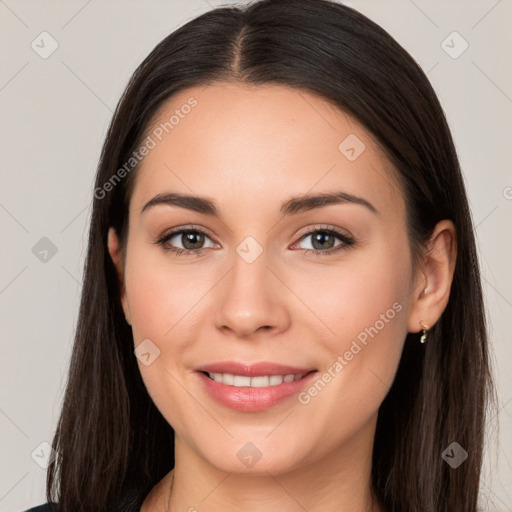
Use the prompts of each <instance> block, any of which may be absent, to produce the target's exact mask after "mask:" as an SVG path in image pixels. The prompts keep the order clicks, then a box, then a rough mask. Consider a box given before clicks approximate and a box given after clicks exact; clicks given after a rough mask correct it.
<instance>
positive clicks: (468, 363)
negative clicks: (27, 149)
mask: <svg viewBox="0 0 512 512" xmlns="http://www.w3.org/2000/svg"><path fill="white" fill-rule="evenodd" d="M487 351H488V348H487V334H486V326H485V316H484V308H483V302H482V291H481V283H480V275H479V267H478V261H477V254H476V250H475V241H474V235H473V226H472V223H471V218H470V212H469V209H468V201H467V197H466V192H465V189H464V183H463V178H462V175H461V171H460V167H459V163H458V159H457V155H456V151H455V148H454V144H453V141H452V137H451V134H450V131H449V128H448V126H447V123H446V119H445V116H444V113H443V111H442V109H441V106H440V104H439V101H438V99H437V97H436V95H435V93H434V91H433V89H432V87H431V86H430V84H429V82H428V80H427V78H426V76H425V74H424V73H423V72H422V70H421V69H420V68H419V66H418V65H417V64H416V63H415V61H414V60H413V59H412V58H411V57H410V56H409V55H408V54H407V53H406V51H405V50H404V49H403V48H402V47H401V46H400V45H398V43H397V42H396V41H394V39H393V38H392V37H391V36H390V35H389V34H388V33H387V32H385V31H384V30H383V29H382V28H380V27H379V26H377V25H376V24H375V23H373V22H372V21H370V20H369V19H367V18H366V17H365V16H363V15H361V14H360V13H358V12H357V11H355V10H353V9H351V8H349V7H346V6H343V5H341V4H338V3H334V2H330V1H328V0H285V1H283V0H262V1H259V2H253V3H251V4H248V5H246V6H245V7H223V8H217V9H214V10H212V11H210V12H208V13H206V14H204V15H202V16H199V17H198V18H196V19H194V20H192V21H190V22H188V23H187V24H185V25H184V26H182V27H181V28H180V29H178V30H177V31H175V32H174V33H172V34H171V35H170V36H168V37H167V38H166V39H164V40H163V41H162V42H161V43H160V44H158V45H157V47H156V48H155V49H154V50H153V51H152V52H151V54H150V55H149V56H148V57H147V58H146V59H145V61H144V62H143V63H142V64H141V65H140V67H139V68H138V69H137V70H136V72H135V73H134V75H133V77H132V79H131V81H130V83H129V84H128V86H127V89H126V91H125V93H124V95H123V97H122V98H121V101H120V103H119V105H118V107H117V110H116V112H115V115H114V118H113V120H112V123H111V126H110V129H109V132H108V134H107V137H106V141H105V144H104V147H103V151H102V156H101V161H100V164H99V168H98V172H97V177H96V184H95V190H94V204H93V214H92V221H91V226H90V235H89V246H88V253H87V260H86V267H85V275H84V284H83V291H82V301H81V307H80V316H79V321H78V326H77V331H76V339H75V346H74V350H73V356H72V361H71V367H70V374H69V379H68V386H67V389H66V395H65V400H64V405H63V409H62V413H61V417H60V421H59V424H58V428H57V432H56V434H55V438H54V440H53V448H54V449H55V450H56V452H57V458H56V461H55V463H54V464H52V465H51V466H50V467H49V471H48V479H47V497H48V501H49V502H58V507H55V508H54V510H59V511H62V512H71V511H78V510H80V511H111V510H134V511H135V510H141V511H142V512H153V511H157V510H159V511H163V510H166V511H173V512H174V511H177V510H188V511H195V510H198V511H205V510H211V511H217V510H223V511H229V510H244V511H266V510H282V511H291V510H308V511H309V512H314V511H317V510H322V511H334V510H336V511H342V512H347V511H351V512H363V511H371V512H377V511H378V512H384V511H386V512H391V511H392V512H420V511H421V512H434V511H435V512H439V511H450V512H462V511H464V512H468V511H470V512H476V510H477V504H478V497H479V478H480V470H481V463H482V453H483V440H484V415H485V411H486V407H487V405H488V404H491V403H492V398H493V394H492V391H493V387H492V379H491V375H490V371H489V361H488V352H487ZM462 391H463V392H462ZM36 510H37V509H36ZM39 510H50V507H49V505H46V506H43V507H42V508H41V509H39Z"/></svg>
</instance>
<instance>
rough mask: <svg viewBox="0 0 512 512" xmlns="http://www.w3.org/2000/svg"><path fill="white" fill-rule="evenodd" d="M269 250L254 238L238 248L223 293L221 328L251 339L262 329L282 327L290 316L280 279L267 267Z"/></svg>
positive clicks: (220, 306)
mask: <svg viewBox="0 0 512 512" xmlns="http://www.w3.org/2000/svg"><path fill="white" fill-rule="evenodd" d="M269 254H270V253H269V251H268V250H267V249H266V248H264V247H263V245H262V244H260V243H259V242H258V241H257V240H256V239H255V238H254V237H252V236H247V237H246V238H245V239H243V240H242V242H240V243H239V244H238V246H236V248H235V252H234V254H233V257H232V260H231V261H232V264H231V271H230V272H229V273H228V275H227V276H226V278H225V280H224V284H223V286H222V288H221V289H220V290H219V292H220V293H219V295H220V297H219V302H218V311H217V327H219V328H224V329H226V328H229V329H231V330H233V331H235V332H236V333H237V335H238V336H249V335H251V334H252V333H253V332H255V331H256V330H258V329H259V328H260V327H263V326H265V327H267V328H268V327H273V328H275V327H279V328H282V327H283V326H284V324H285V323H286V319H287V314H286V310H285V307H284V303H283V293H282V290H281V291H279V290H278V289H277V288H278V287H279V286H281V287H282V284H280V282H279V280H278V279H277V278H276V277H275V276H274V275H273V273H272V271H271V270H270V269H269V268H268V267H267V266H270V265H271V262H270V261H269V256H268V255H269Z"/></svg>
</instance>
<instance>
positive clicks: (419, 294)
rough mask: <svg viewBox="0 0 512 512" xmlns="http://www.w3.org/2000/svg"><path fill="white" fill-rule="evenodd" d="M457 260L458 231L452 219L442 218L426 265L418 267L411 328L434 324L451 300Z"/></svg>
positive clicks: (433, 237) (432, 239) (428, 251)
mask: <svg viewBox="0 0 512 512" xmlns="http://www.w3.org/2000/svg"><path fill="white" fill-rule="evenodd" d="M456 261H457V234H456V231H455V226H454V225H453V222H452V221H450V220H442V221H440V222H439V223H438V224H437V225H436V227H435V229H434V232H433V233H432V236H431V238H430V241H429V244H428V250H427V253H426V255H425V258H424V261H423V266H422V267H421V268H420V269H418V275H417V276H416V281H415V282H416V284H415V287H414V289H413V296H412V301H411V307H410V308H409V316H408V326H407V328H408V331H409V332H419V331H421V330H422V327H421V326H420V323H423V324H426V325H428V326H429V327H432V326H433V325H434V324H435V323H436V322H437V321H438V320H439V318H440V317H441V314H442V313H443V311H444V310H445V308H446V305H447V304H448V299H449V298H450V288H451V285H452V281H453V273H454V270H455V263H456Z"/></svg>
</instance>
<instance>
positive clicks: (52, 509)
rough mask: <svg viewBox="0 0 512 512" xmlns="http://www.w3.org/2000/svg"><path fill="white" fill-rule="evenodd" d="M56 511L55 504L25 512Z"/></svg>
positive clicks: (40, 506)
mask: <svg viewBox="0 0 512 512" xmlns="http://www.w3.org/2000/svg"><path fill="white" fill-rule="evenodd" d="M55 510H56V508H55V506H54V504H53V503H45V504H44V505H39V506H37V507H34V508H30V509H28V510H25V512H54V511H55Z"/></svg>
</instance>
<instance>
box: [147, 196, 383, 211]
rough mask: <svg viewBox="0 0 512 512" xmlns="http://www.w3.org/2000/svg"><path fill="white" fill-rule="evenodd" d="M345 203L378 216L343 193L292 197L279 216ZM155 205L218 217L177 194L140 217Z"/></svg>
mask: <svg viewBox="0 0 512 512" xmlns="http://www.w3.org/2000/svg"><path fill="white" fill-rule="evenodd" d="M347 203H351V204H357V205H361V206H364V207H365V208H367V209H368V210H370V211H371V212H372V213H374V214H376V215H378V214H379V212H378V210H377V208H375V206H373V204H372V203H370V202H369V201H367V200H366V199H363V198H362V197H359V196H355V195H353V194H348V193H347V192H343V191H338V192H324V193H319V194H305V195H302V196H297V197H292V198H291V199H288V200H287V201H285V202H284V203H283V204H282V205H281V209H280V213H281V215H294V214H298V213H302V212H306V211H310V210H314V209H316V208H322V207H324V206H329V205H332V204H347ZM157 205H169V206H179V207H181V208H186V209H188V210H193V211H195V212H198V213H202V214H204V215H211V216H214V217H220V212H219V209H218V208H217V206H216V205H215V202H214V201H212V200H211V199H208V198H206V197H198V196H191V195H186V194H179V193H177V192H170V193H166V194H158V195H156V196H155V197H153V199H151V200H150V201H148V202H147V203H146V204H145V205H144V207H143V208H142V210H141V212H140V213H141V215H142V214H143V213H144V212H145V211H147V210H149V209H150V208H152V207H154V206H157Z"/></svg>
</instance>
